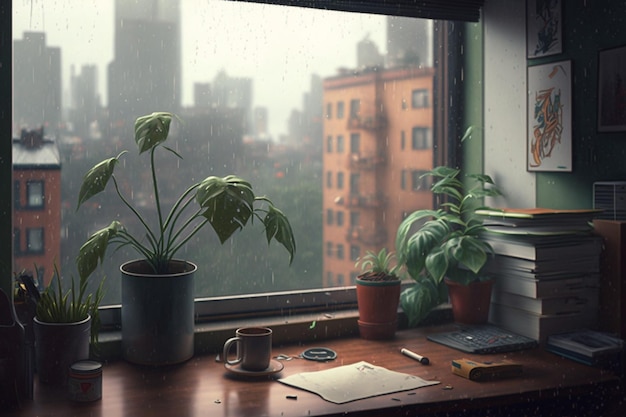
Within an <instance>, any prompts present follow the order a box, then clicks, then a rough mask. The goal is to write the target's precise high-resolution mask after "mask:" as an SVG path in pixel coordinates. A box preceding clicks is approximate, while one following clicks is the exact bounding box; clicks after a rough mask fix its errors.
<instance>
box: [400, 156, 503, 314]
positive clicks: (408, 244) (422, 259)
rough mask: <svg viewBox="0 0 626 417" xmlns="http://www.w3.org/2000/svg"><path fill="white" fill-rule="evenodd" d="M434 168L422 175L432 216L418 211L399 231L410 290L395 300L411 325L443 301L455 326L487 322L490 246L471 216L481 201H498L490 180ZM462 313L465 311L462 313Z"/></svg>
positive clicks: (405, 220)
mask: <svg viewBox="0 0 626 417" xmlns="http://www.w3.org/2000/svg"><path fill="white" fill-rule="evenodd" d="M460 175H461V171H460V170H459V169H455V168H450V167H446V166H440V167H436V168H434V169H433V170H431V171H429V172H427V173H425V174H423V176H431V177H433V184H432V186H431V190H432V192H433V193H434V194H435V196H437V197H438V198H439V199H440V206H439V208H438V209H435V210H417V211H415V212H413V213H411V214H409V215H408V216H407V217H406V218H405V219H404V220H403V221H402V223H401V224H400V226H399V227H398V231H397V234H396V251H397V254H398V255H397V256H398V260H399V262H400V263H402V264H404V265H405V266H406V270H407V273H408V274H409V275H410V276H411V277H412V278H413V280H414V281H415V285H413V286H411V287H409V288H407V289H406V290H405V291H404V292H403V293H402V294H401V298H400V302H401V305H402V309H403V310H404V312H405V313H406V314H407V317H408V319H409V324H410V325H416V324H417V323H419V321H421V320H422V319H423V318H424V317H425V316H426V315H427V314H428V312H429V311H430V310H431V309H432V308H433V307H435V306H437V305H438V304H440V303H441V302H443V301H445V299H446V289H447V295H448V296H449V298H450V302H451V304H452V312H453V315H454V319H455V321H457V322H460V323H484V322H486V321H487V319H488V315H489V305H490V299H491V285H492V280H491V279H490V277H489V276H488V275H487V274H485V273H484V271H483V267H484V266H485V264H486V262H487V260H488V255H489V254H490V253H492V249H491V246H490V245H489V244H488V243H487V242H486V241H484V240H483V239H482V238H481V233H482V232H483V231H484V230H485V227H484V226H483V224H482V221H481V220H480V219H479V218H478V217H477V216H476V215H475V211H476V210H477V209H479V208H484V207H483V206H482V201H483V199H484V197H493V196H497V195H501V192H500V191H499V190H498V188H497V187H495V185H494V182H493V180H492V179H491V177H490V176H488V175H484V174H468V175H467V176H466V177H467V178H466V183H467V184H469V185H468V186H467V188H466V186H465V183H464V182H463V181H462V178H461V177H460ZM465 308H467V309H465Z"/></svg>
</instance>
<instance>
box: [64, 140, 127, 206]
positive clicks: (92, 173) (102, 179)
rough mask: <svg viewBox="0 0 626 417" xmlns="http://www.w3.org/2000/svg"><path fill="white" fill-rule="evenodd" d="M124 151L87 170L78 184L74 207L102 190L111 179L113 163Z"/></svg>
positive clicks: (117, 160) (115, 162)
mask: <svg viewBox="0 0 626 417" xmlns="http://www.w3.org/2000/svg"><path fill="white" fill-rule="evenodd" d="M124 153H125V151H124V152H121V153H120V154H119V155H118V156H116V157H114V158H109V159H105V160H104V161H102V162H100V163H98V164H96V165H95V166H94V167H93V168H91V169H90V170H89V171H87V173H86V174H85V176H84V177H83V183H82V185H81V186H80V191H79V193H78V204H77V206H76V209H78V208H79V207H80V205H81V204H83V203H84V202H85V201H87V200H89V199H90V198H91V197H93V196H94V195H96V194H98V193H100V192H102V191H104V189H105V188H106V186H107V184H108V182H109V180H110V179H111V176H112V175H113V170H114V169H115V165H116V164H117V163H118V162H119V159H120V157H121V156H122V155H123V154H124Z"/></svg>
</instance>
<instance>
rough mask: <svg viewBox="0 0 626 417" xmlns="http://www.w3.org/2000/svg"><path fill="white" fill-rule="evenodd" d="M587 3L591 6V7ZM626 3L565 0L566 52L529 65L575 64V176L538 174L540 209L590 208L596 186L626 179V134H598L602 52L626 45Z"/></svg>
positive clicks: (538, 204)
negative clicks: (599, 72) (595, 183)
mask: <svg viewBox="0 0 626 417" xmlns="http://www.w3.org/2000/svg"><path fill="white" fill-rule="evenodd" d="M585 3H586V5H585ZM625 18H626V1H623V0H620V1H615V0H593V1H589V0H587V1H586V2H585V1H583V0H576V1H563V53H562V54H559V55H554V56H551V57H547V58H544V59H541V60H528V65H529V66H531V65H537V64H543V63H547V62H557V61H562V60H571V61H572V69H573V90H572V92H573V99H574V106H573V108H572V112H573V114H572V119H573V126H572V132H573V137H572V152H573V155H572V158H573V159H572V161H573V165H572V167H573V169H572V172H571V173H537V178H536V180H537V206H538V207H551V208H588V207H591V206H592V205H593V200H592V186H593V182H594V181H611V180H626V132H620V133H598V131H597V98H598V51H599V50H602V49H606V48H612V47H615V46H619V45H626V24H624V19H625Z"/></svg>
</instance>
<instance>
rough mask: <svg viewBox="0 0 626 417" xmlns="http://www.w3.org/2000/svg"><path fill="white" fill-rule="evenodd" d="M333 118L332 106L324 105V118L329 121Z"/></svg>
mask: <svg viewBox="0 0 626 417" xmlns="http://www.w3.org/2000/svg"><path fill="white" fill-rule="evenodd" d="M332 117H333V104H332V103H328V104H326V118H327V119H331V118H332Z"/></svg>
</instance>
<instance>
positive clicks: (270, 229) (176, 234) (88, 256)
mask: <svg viewBox="0 0 626 417" xmlns="http://www.w3.org/2000/svg"><path fill="white" fill-rule="evenodd" d="M175 117H176V118H177V116H175V115H174V114H172V113H166V112H159V113H152V114H150V115H146V116H143V117H140V118H138V119H137V121H136V122H135V142H136V144H137V148H138V150H139V154H142V153H144V152H148V153H149V155H150V167H151V178H152V188H153V193H154V199H155V205H156V212H157V217H158V219H157V222H156V225H152V226H150V225H149V223H148V221H147V220H146V218H145V216H143V215H142V214H141V213H140V212H139V210H138V209H137V208H136V207H135V206H134V205H133V204H132V203H131V200H130V199H129V198H127V197H125V196H124V195H123V194H122V192H121V191H120V187H119V186H118V182H117V180H116V178H115V174H114V169H115V167H116V166H117V165H118V163H119V162H120V158H121V157H122V156H123V155H124V153H125V152H126V151H123V152H121V153H120V154H119V155H118V156H117V157H113V158H108V159H105V160H104V161H102V162H100V163H98V164H97V165H95V166H94V167H93V168H91V169H90V170H89V171H88V172H87V174H86V175H85V177H84V179H83V184H82V186H81V189H80V193H79V196H78V206H77V208H79V207H80V206H81V204H83V203H84V202H85V201H87V200H88V199H90V198H91V197H93V196H94V195H96V194H99V193H100V192H102V191H104V189H105V188H106V186H107V184H108V183H109V181H110V180H112V182H113V185H114V187H115V192H116V193H117V196H118V197H119V198H120V199H121V201H122V202H123V203H124V205H125V206H126V207H128V209H130V211H131V212H132V213H133V214H134V215H135V217H136V218H137V219H138V220H139V223H140V224H141V225H142V226H143V231H142V232H141V233H139V234H135V233H131V232H130V231H129V230H127V229H126V228H125V227H124V226H123V225H122V223H120V222H119V221H117V220H114V221H112V222H111V223H110V224H109V226H107V227H105V228H103V229H101V230H99V231H97V232H95V233H94V234H93V235H92V236H91V237H90V238H89V239H88V240H87V242H85V244H83V246H82V247H81V248H80V251H79V255H78V258H77V264H78V271H79V274H80V276H81V277H85V276H88V275H89V274H91V273H92V272H93V271H94V270H95V269H96V267H97V266H98V263H99V262H100V263H101V262H102V261H103V259H104V256H105V252H106V249H107V247H108V245H109V244H110V243H114V244H117V246H118V247H120V246H130V247H132V248H134V249H135V250H136V251H137V252H138V253H139V254H140V255H141V256H142V257H143V258H144V259H145V260H146V261H147V263H148V264H149V265H150V267H151V268H152V270H153V272H154V273H155V274H163V273H168V272H169V271H168V266H169V264H170V261H171V260H172V259H173V258H174V256H175V255H176V253H177V252H178V251H179V250H180V249H181V248H182V247H183V246H184V245H185V244H186V243H187V242H188V241H189V240H190V239H191V238H192V237H193V236H195V235H196V234H197V233H198V232H199V231H200V230H201V229H203V228H204V227H205V226H206V225H207V223H208V224H210V225H211V226H212V228H213V230H214V231H215V233H216V234H217V236H218V238H219V240H220V242H221V243H224V242H225V241H226V240H228V239H229V238H230V237H231V236H232V235H233V234H234V233H235V232H236V231H237V230H240V229H242V228H243V227H244V226H245V225H246V224H248V223H252V222H253V220H254V218H255V217H256V218H257V219H258V220H260V221H261V222H262V223H263V225H264V226H265V236H266V239H267V242H268V244H269V243H270V242H271V241H272V240H273V239H274V240H276V241H277V242H279V243H280V244H282V245H283V246H284V247H285V249H286V250H287V251H288V252H289V263H290V264H291V262H292V260H293V257H294V254H295V251H296V243H295V238H294V236H293V231H292V229H291V225H290V224H289V220H288V219H287V217H286V216H285V215H284V214H283V212H282V211H280V210H279V209H278V208H276V207H275V206H274V204H273V203H272V201H271V200H270V199H269V198H267V197H265V196H256V195H255V194H254V192H253V190H252V185H251V184H250V183H249V182H247V181H245V180H244V179H242V178H239V177H237V176H235V175H228V176H226V177H223V178H221V177H216V176H209V177H207V178H206V179H204V180H203V181H201V182H198V183H195V184H193V185H191V186H189V188H187V189H186V190H185V191H184V192H183V193H182V194H181V195H180V197H179V198H178V199H177V200H176V202H175V203H174V204H173V206H172V208H171V209H170V210H169V212H168V213H167V215H166V213H165V210H164V208H163V207H162V205H161V197H160V192H159V186H158V180H157V166H156V165H157V164H156V162H155V153H156V152H157V149H162V150H166V151H169V152H170V153H171V154H173V155H175V156H176V157H178V158H181V159H182V157H181V156H180V155H179V154H178V153H177V152H176V151H174V150H173V149H171V148H169V147H167V146H165V145H164V142H165V141H166V139H167V137H168V134H169V129H170V124H171V121H172V119H173V118H175ZM194 203H195V204H194Z"/></svg>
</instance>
